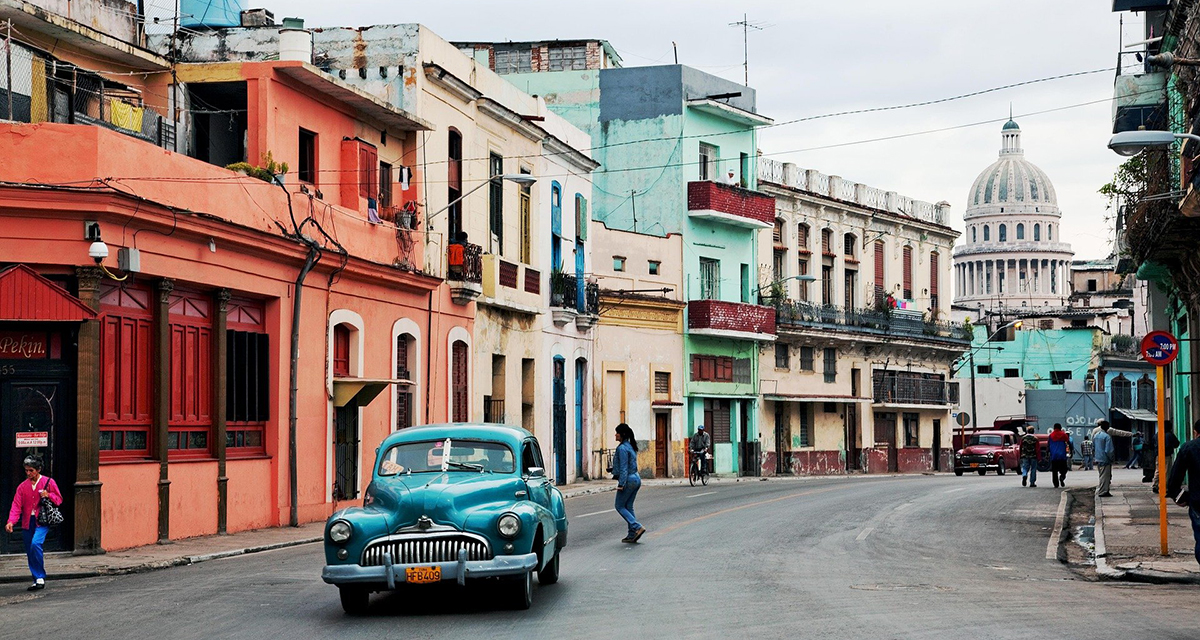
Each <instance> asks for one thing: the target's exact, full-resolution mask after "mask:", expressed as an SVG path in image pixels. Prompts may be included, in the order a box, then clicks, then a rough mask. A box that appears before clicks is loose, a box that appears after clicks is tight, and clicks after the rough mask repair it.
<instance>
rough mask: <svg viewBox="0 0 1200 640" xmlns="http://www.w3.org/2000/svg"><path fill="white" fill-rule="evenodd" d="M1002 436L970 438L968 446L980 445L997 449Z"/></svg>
mask: <svg viewBox="0 0 1200 640" xmlns="http://www.w3.org/2000/svg"><path fill="white" fill-rule="evenodd" d="M1001 438H1002V436H971V441H970V442H969V443H968V444H972V445H975V444H982V445H991V446H995V447H998V446H1000V442H1001Z"/></svg>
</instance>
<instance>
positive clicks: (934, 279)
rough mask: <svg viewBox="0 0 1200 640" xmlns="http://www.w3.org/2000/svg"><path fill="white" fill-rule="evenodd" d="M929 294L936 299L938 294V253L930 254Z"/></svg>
mask: <svg viewBox="0 0 1200 640" xmlns="http://www.w3.org/2000/svg"><path fill="white" fill-rule="evenodd" d="M929 293H930V295H932V296H935V297H936V296H937V294H938V254H937V252H936V251H935V252H933V253H931V254H929Z"/></svg>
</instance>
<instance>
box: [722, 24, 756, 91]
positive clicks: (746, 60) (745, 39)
mask: <svg viewBox="0 0 1200 640" xmlns="http://www.w3.org/2000/svg"><path fill="white" fill-rule="evenodd" d="M729 26H731V27H741V28H742V68H743V70H744V71H745V74H746V86H747V87H748V86H750V29H752V28H753V29H757V30H759V31H762V30H763V26H762V25H761V24H755V23H753V22H750V20H749V19H748V18H747V16H746V14H744V13H743V14H742V19H741V20H739V21H737V22H730V23H729Z"/></svg>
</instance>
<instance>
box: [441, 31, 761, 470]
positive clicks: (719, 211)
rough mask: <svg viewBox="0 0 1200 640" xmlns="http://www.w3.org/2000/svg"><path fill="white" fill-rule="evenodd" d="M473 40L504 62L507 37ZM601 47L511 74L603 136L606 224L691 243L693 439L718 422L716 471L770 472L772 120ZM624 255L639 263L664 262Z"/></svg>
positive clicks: (686, 350) (683, 285)
mask: <svg viewBox="0 0 1200 640" xmlns="http://www.w3.org/2000/svg"><path fill="white" fill-rule="evenodd" d="M598 42H599V43H602V42H603V41H593V42H592V45H591V48H590V49H589V51H596V50H597V44H596V43H598ZM460 46H461V47H468V46H469V47H471V48H472V49H473V51H474V52H475V55H476V56H480V55H481V54H480V52H481V51H489V52H490V53H487V54H486V55H491V56H496V55H498V54H497V53H496V51H497V50H498V49H497V47H501V46H502V45H500V44H488V45H481V44H477V43H476V44H470V45H467V44H463V45H460ZM522 50H524V48H522ZM534 51H535V53H536V52H537V50H536V49H535V50H534ZM598 51H599V53H600V54H602V55H601V56H600V57H598V58H597V60H599V61H600V64H595V62H596V61H589V62H588V63H587V64H586V65H585V68H581V69H574V70H561V69H560V70H541V69H539V65H540V64H541V63H540V61H539V60H537V59H533V58H531V60H530V63H529V65H530V71H529V72H520V73H511V74H508V75H507V76H506V77H507V79H508V80H509V81H510V82H512V83H513V84H514V85H516V86H517V87H518V88H520V89H522V90H524V91H526V92H528V93H531V94H534V95H538V96H541V97H542V98H543V99H544V100H545V101H546V104H547V106H548V107H549V108H550V109H552V110H553V111H555V112H556V113H558V114H559V115H561V116H563V117H564V118H566V119H567V120H569V121H570V122H571V123H572V124H574V125H575V126H577V127H579V128H581V129H583V130H585V131H588V132H590V134H591V136H592V142H593V148H592V149H591V154H592V157H593V158H594V159H595V160H597V161H598V162H600V163H601V169H600V170H598V171H596V172H594V173H593V174H592V178H593V202H592V216H593V219H594V220H595V221H596V222H597V223H600V224H602V225H603V226H604V227H605V228H606V229H610V230H617V231H623V232H633V233H637V234H642V235H645V236H653V237H659V238H666V237H672V236H681V237H682V242H683V264H682V265H680V267H681V270H680V271H681V278H680V281H679V283H678V286H679V288H680V291H678V292H677V293H678V294H679V295H678V297H679V299H680V300H682V301H684V302H686V303H687V309H686V311H685V319H684V323H683V324H684V340H683V352H682V353H680V354H679V362H680V369H679V371H680V374H681V375H682V376H683V380H684V384H683V395H684V397H683V398H682V406H681V407H680V408H681V409H682V411H683V412H684V416H683V428H684V433H683V434H681V435H682V436H683V437H685V438H686V437H690V436H691V435H692V434H693V433H694V432H695V431H696V429H697V428H698V427H699V426H700V425H701V424H704V425H706V426H707V427H708V429H709V433H710V434H711V435H712V437H713V443H714V447H713V449H714V451H713V453H714V470H715V471H716V472H717V473H727V474H733V473H737V474H740V475H756V474H757V473H758V470H759V468H760V467H761V465H760V452H759V451H758V444H757V443H758V439H759V438H758V434H759V425H758V424H757V416H758V415H759V413H760V411H759V407H758V403H759V402H760V399H759V395H758V393H759V390H758V379H759V376H758V360H759V358H758V349H759V345H760V343H762V342H764V341H773V340H774V338H775V312H774V310H773V309H771V308H768V307H764V306H760V305H758V304H756V303H757V298H758V286H759V285H758V283H759V281H760V277H759V267H758V265H759V259H758V255H757V246H758V242H757V240H756V234H757V233H758V232H759V231H760V230H763V229H769V228H771V227H772V226H773V223H774V218H775V213H774V212H775V202H774V198H772V197H770V196H768V195H766V194H763V193H759V192H758V191H757V190H756V187H757V178H756V176H757V167H756V156H757V133H756V130H755V129H756V127H759V126H762V125H766V124H769V123H770V122H771V120H770V119H768V118H765V117H763V116H760V115H758V114H757V112H756V101H755V99H756V96H755V92H754V89H752V88H750V87H747V86H743V85H740V84H737V83H735V82H731V81H728V80H725V79H722V78H718V77H716V76H713V75H710V74H707V73H704V72H701V71H698V70H696V69H692V68H690V67H686V66H682V65H663V66H653V67H634V68H621V67H616V66H609V63H611V62H612V61H613V58H612V57H611V56H608V53H607V50H606V49H605V48H603V47H599V48H598ZM497 60H499V58H497ZM505 60H507V58H505ZM617 60H619V59H617ZM522 64H524V63H523V62H522ZM643 246H649V245H643ZM633 250H636V248H634V247H631V251H633ZM617 259H618V257H617V256H600V255H597V256H593V260H596V261H606V260H614V261H615V260H617ZM619 259H620V260H621V262H622V263H623V264H625V263H627V264H629V265H631V266H633V265H645V264H647V263H653V262H654V261H655V260H656V257H655V256H653V255H645V256H642V255H638V256H631V255H626V256H620V257H619ZM601 287H602V288H603V287H604V283H603V282H601ZM630 382H631V383H632V384H635V385H637V384H641V383H642V381H630ZM631 426H634V428H635V431H637V430H638V425H631Z"/></svg>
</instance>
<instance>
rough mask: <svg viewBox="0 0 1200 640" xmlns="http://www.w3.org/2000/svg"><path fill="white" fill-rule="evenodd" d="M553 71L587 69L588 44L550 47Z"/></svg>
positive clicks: (551, 68)
mask: <svg viewBox="0 0 1200 640" xmlns="http://www.w3.org/2000/svg"><path fill="white" fill-rule="evenodd" d="M549 54H550V70H551V71H580V70H583V69H587V45H582V44H580V45H572V46H567V47H550V51H549Z"/></svg>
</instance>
